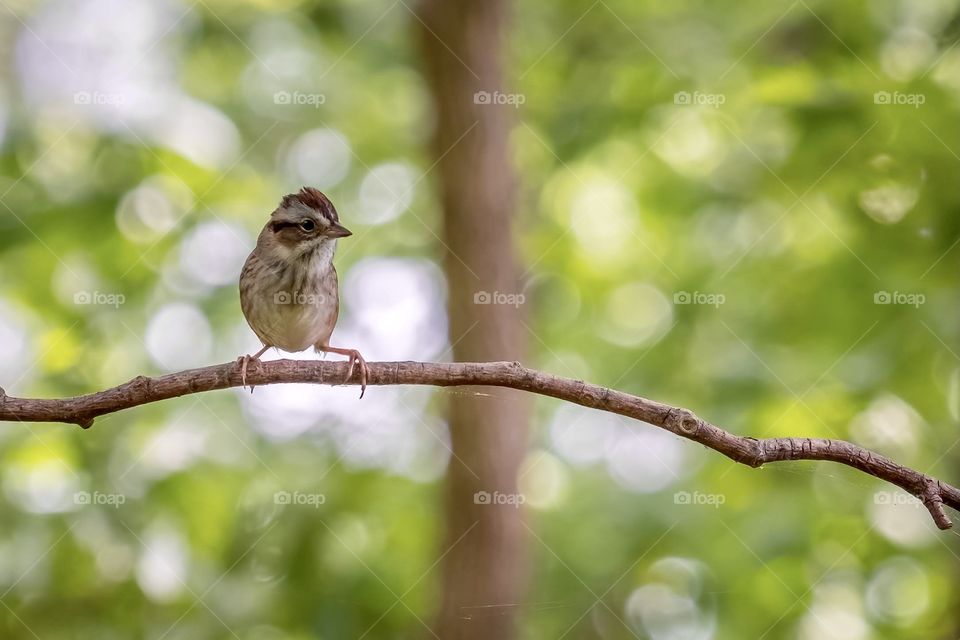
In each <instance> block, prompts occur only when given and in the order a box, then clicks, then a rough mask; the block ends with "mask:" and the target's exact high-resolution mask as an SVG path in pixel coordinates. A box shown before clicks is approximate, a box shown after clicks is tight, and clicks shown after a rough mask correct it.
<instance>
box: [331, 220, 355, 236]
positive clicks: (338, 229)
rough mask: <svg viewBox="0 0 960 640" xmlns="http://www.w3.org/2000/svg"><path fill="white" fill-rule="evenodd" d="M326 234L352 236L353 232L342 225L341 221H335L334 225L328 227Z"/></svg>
mask: <svg viewBox="0 0 960 640" xmlns="http://www.w3.org/2000/svg"><path fill="white" fill-rule="evenodd" d="M326 235H327V236H328V237H330V238H346V237H347V236H352V235H353V232H352V231H350V229H347V228H346V227H345V226H343V225H341V224H340V223H339V222H334V223H333V224H332V225H330V226H329V227H327V233H326Z"/></svg>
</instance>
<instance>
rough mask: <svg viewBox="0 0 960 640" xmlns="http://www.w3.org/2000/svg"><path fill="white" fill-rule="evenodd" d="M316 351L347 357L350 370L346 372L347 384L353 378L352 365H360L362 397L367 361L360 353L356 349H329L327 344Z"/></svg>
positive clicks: (364, 388)
mask: <svg viewBox="0 0 960 640" xmlns="http://www.w3.org/2000/svg"><path fill="white" fill-rule="evenodd" d="M317 350H318V351H322V352H324V353H339V354H340V355H342V356H347V357H348V358H350V368H349V369H348V370H347V379H346V380H345V381H344V382H349V381H350V378H352V377H353V365H355V364H359V365H360V397H361V398H362V397H363V394H364V392H365V391H366V390H367V361H366V360H364V359H363V356H362V355H360V352H359V351H357V350H356V349H341V348H340V347H331V346H330V345H328V344H322V345H320V346H319V347H317Z"/></svg>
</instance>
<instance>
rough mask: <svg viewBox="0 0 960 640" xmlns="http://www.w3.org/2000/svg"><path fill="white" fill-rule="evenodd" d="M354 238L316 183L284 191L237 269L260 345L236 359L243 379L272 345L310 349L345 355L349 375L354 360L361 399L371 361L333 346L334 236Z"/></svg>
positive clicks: (336, 297) (336, 308) (247, 313)
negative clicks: (256, 349)
mask: <svg viewBox="0 0 960 640" xmlns="http://www.w3.org/2000/svg"><path fill="white" fill-rule="evenodd" d="M349 235H351V234H350V231H348V230H347V229H346V228H345V227H343V226H342V225H341V224H340V219H339V217H338V215H337V210H336V209H335V208H334V206H333V203H332V202H330V200H329V199H328V198H327V197H326V196H325V195H323V194H322V193H321V192H320V191H318V190H316V189H314V188H312V187H304V188H302V189H301V190H300V192H299V193H294V194H289V195H286V196H284V197H283V200H282V201H281V202H280V205H279V206H278V207H277V209H276V210H275V211H274V212H273V213H272V214H271V216H270V220H269V221H268V222H267V224H266V225H265V226H264V227H263V231H261V232H260V236H259V238H257V246H256V248H255V249H254V250H253V252H252V253H251V254H250V256H249V257H248V258H247V261H246V263H245V264H244V265H243V271H242V272H241V273H240V307H241V308H242V309H243V315H244V317H245V318H246V319H247V323H248V324H249V325H250V328H251V329H253V331H254V333H256V334H257V337H258V338H260V341H261V342H262V343H263V349H261V350H260V351H259V352H258V353H256V354H255V355H253V356H249V355H248V356H243V357H241V358H240V359H239V360H238V362H239V363H240V365H241V375H242V376H243V382H244V384H246V375H247V367H248V366H249V364H250V363H251V362H254V361H258V360H259V358H260V356H261V355H263V354H264V352H266V350H267V349H269V348H271V347H277V348H279V349H283V350H284V351H294V352H295V351H303V350H305V349H308V348H310V347H313V348H314V349H316V350H317V351H318V352H327V353H338V354H341V355H345V356H348V357H349V358H350V369H349V371H348V373H347V379H348V380H349V379H350V377H351V376H352V375H353V368H354V365H355V364H356V365H359V367H360V382H361V389H360V397H361V398H362V397H363V393H364V391H365V390H366V387H367V365H366V362H365V361H364V359H363V357H362V356H361V355H360V352H359V351H357V350H356V349H343V348H340V347H331V346H330V344H329V341H330V335H331V334H332V333H333V328H334V327H335V326H336V324H337V316H338V314H339V312H340V296H339V290H338V285H337V270H336V269H335V268H334V266H333V255H334V252H335V251H336V248H337V238H345V237H347V236H349ZM251 390H252V389H251Z"/></svg>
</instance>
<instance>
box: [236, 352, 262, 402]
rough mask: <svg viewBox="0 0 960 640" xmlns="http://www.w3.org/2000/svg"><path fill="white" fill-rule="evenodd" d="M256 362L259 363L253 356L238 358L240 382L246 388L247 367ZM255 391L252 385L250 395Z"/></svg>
mask: <svg viewBox="0 0 960 640" xmlns="http://www.w3.org/2000/svg"><path fill="white" fill-rule="evenodd" d="M254 361H257V358H254V357H253V356H251V355H245V356H240V357H239V358H237V364H239V365H240V382H241V385H242V386H243V387H244V388H246V386H247V367H248V366H249V365H250V363H251V362H254ZM253 389H254V387H253V385H250V393H253Z"/></svg>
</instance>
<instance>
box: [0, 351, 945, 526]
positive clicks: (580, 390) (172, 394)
mask: <svg viewBox="0 0 960 640" xmlns="http://www.w3.org/2000/svg"><path fill="white" fill-rule="evenodd" d="M367 368H368V372H369V374H368V381H367V384H369V385H371V386H374V385H397V384H421V385H433V386H438V387H452V386H463V385H481V386H495V387H508V388H511V389H518V390H520V391H529V392H531V393H538V394H540V395H544V396H550V397H552V398H558V399H560V400H566V401H567V402H573V403H575V404H579V405H582V406H584V407H589V408H591V409H600V410H602V411H609V412H611V413H617V414H620V415H622V416H627V417H628V418H635V419H637V420H641V421H643V422H646V423H648V424H651V425H654V426H656V427H660V428H661V429H666V430H667V431H669V432H671V433H674V434H676V435H678V436H681V437H683V438H687V439H688V440H693V441H694V442H699V443H700V444H702V445H704V446H707V447H710V448H711V449H713V450H715V451H718V452H720V453H722V454H723V455H725V456H727V457H728V458H730V459H731V460H734V461H735V462H739V463H742V464H745V465H749V466H751V467H759V466H761V465H763V464H766V463H769V462H777V461H780V460H829V461H831V462H838V463H840V464H844V465H847V466H849V467H853V468H854V469H859V470H860V471H862V472H864V473H866V474H869V475H871V476H874V477H877V478H880V479H882V480H886V481H887V482H890V483H892V484H895V485H897V486H898V487H900V488H901V489H903V490H904V491H907V492H908V493H910V494H912V495H913V496H915V497H916V498H918V499H919V500H920V501H921V502H923V504H924V505H925V506H926V507H927V509H928V510H929V511H930V515H931V516H933V520H934V522H935V523H936V525H937V526H938V527H939V528H941V529H949V528H950V527H951V526H952V523H951V522H950V519H949V518H948V517H947V514H946V512H945V511H944V508H943V507H944V505H947V506H949V507H951V508H953V509H955V510H960V489H957V488H956V487H953V486H951V485H949V484H946V483H945V482H941V481H939V480H937V479H936V478H933V477H931V476H928V475H926V474H924V473H920V472H919V471H914V470H913V469H910V468H908V467H904V466H903V465H900V464H898V463H896V462H894V461H893V460H891V459H889V458H887V457H885V456H882V455H880V454H878V453H874V452H873V451H869V450H867V449H864V448H863V447H859V446H857V445H855V444H853V443H851V442H846V441H844V440H831V439H825V438H765V439H761V440H758V439H756V438H750V437H745V436H737V435H734V434H732V433H730V432H728V431H724V430H723V429H721V428H720V427H717V426H715V425H712V424H710V423H709V422H706V421H704V420H701V419H700V418H698V417H697V416H696V415H695V414H694V413H693V412H692V411H689V410H687V409H683V408H680V407H673V406H670V405H667V404H663V403H660V402H656V401H654V400H648V399H646V398H641V397H639V396H633V395H630V394H627V393H622V392H620V391H614V390H612V389H607V388H605V387H600V386H597V385H594V384H590V383H587V382H583V381H581V380H571V379H569V378H560V377H557V376H553V375H550V374H547V373H542V372H540V371H535V370H533V369H528V368H526V367H524V366H522V365H521V364H520V363H518V362H463V363H451V364H442V363H433V362H370V363H368V364H367ZM346 375H347V363H345V362H321V361H315V360H310V361H307V360H274V361H270V362H261V363H256V362H254V363H252V364H251V366H250V370H249V371H248V372H247V382H248V383H249V384H253V385H268V384H280V383H288V382H306V383H315V384H331V385H333V384H341V383H344V378H345V377H346ZM346 384H352V385H358V384H360V379H359V371H355V372H354V374H353V377H352V378H351V380H349V381H347V382H346ZM239 386H241V380H240V368H239V366H238V365H237V363H229V364H221V365H214V366H211V367H204V368H202V369H191V370H189V371H181V372H179V373H171V374H168V375H165V376H161V377H158V378H147V377H144V376H138V377H137V378H135V379H133V380H131V381H130V382H127V383H126V384H122V385H120V386H118V387H114V388H112V389H107V390H106V391H101V392H98V393H92V394H89V395H85V396H79V397H76V398H65V399H58V400H33V399H25V398H15V397H12V396H8V395H6V393H5V392H4V391H3V389H0V421H17V422H66V423H73V424H78V425H80V426H81V427H83V428H85V429H87V428H89V427H91V426H92V425H93V421H94V419H95V418H97V417H98V416H102V415H106V414H109V413H114V412H116V411H121V410H123V409H129V408H131V407H137V406H140V405H143V404H149V403H151V402H158V401H160V400H166V399H168V398H177V397H180V396H184V395H188V394H193V393H200V392H203V391H214V390H216V389H227V388H230V387H239Z"/></svg>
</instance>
